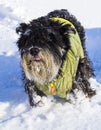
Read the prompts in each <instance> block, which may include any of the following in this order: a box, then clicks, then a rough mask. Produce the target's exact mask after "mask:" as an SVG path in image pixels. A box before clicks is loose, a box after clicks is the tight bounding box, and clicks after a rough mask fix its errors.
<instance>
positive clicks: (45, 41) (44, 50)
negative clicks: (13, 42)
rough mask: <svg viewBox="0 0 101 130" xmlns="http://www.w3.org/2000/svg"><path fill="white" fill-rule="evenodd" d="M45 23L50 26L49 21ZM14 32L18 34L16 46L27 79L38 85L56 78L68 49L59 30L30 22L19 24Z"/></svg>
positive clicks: (37, 22) (36, 22)
mask: <svg viewBox="0 0 101 130" xmlns="http://www.w3.org/2000/svg"><path fill="white" fill-rule="evenodd" d="M45 22H47V23H48V24H50V23H49V21H45ZM16 31H17V32H20V38H19V40H18V42H17V44H18V47H19V50H20V52H21V58H22V67H23V70H24V72H25V75H26V77H27V79H29V80H32V81H35V82H38V83H39V84H46V83H49V82H50V81H52V80H53V79H54V78H55V77H56V76H57V74H58V72H59V69H60V67H61V65H62V62H63V57H64V55H65V53H66V50H67V49H68V48H69V46H68V47H67V46H66V43H65V42H64V39H63V37H62V35H61V34H60V32H61V31H60V30H59V28H57V27H56V26H55V28H54V27H53V26H49V25H47V24H46V23H45V25H43V24H42V23H41V22H39V21H32V23H30V24H24V23H23V24H20V27H18V28H17V30H16ZM66 41H67V40H66Z"/></svg>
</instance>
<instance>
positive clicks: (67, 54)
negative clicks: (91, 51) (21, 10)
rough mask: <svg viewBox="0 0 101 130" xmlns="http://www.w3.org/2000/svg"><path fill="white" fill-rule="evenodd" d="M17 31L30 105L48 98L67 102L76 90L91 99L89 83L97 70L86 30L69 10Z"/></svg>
mask: <svg viewBox="0 0 101 130" xmlns="http://www.w3.org/2000/svg"><path fill="white" fill-rule="evenodd" d="M16 32H17V33H18V34H19V35H20V36H19V39H18V41H17V46H18V48H19V52H20V55H21V66H22V72H23V77H24V84H25V91H26V92H27V93H28V96H29V103H30V105H31V106H37V105H38V104H39V103H40V102H41V98H42V97H43V96H47V95H56V96H58V97H60V98H63V99H66V97H67V95H68V94H69V93H74V90H75V89H78V90H80V91H83V92H84V94H85V95H86V96H87V97H89V98H90V97H92V96H94V95H95V94H96V91H95V90H93V89H92V88H91V87H90V82H89V79H90V78H91V77H93V76H94V70H93V67H92V62H91V61H90V59H89V57H88V54H87V50H86V47H85V31H84V28H83V26H82V25H81V23H80V22H79V21H77V19H76V17H75V16H73V15H72V14H70V13H69V12H68V11H67V10H66V9H61V10H55V11H52V12H50V13H48V14H47V15H46V16H42V17H39V18H37V19H34V20H32V21H31V22H29V23H21V24H20V25H19V27H17V28H16ZM37 96H38V97H40V98H36V97H37Z"/></svg>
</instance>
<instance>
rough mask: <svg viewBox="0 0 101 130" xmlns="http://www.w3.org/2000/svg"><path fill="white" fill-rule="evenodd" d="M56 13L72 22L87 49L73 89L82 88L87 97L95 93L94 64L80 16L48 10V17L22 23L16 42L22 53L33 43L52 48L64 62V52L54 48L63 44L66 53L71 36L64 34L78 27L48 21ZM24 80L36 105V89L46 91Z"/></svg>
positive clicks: (55, 15)
mask: <svg viewBox="0 0 101 130" xmlns="http://www.w3.org/2000/svg"><path fill="white" fill-rule="evenodd" d="M57 16H58V17H61V18H65V19H67V20H69V21H71V22H72V23H73V25H74V26H75V28H76V30H77V32H78V34H79V36H80V39H81V42H82V46H83V49H84V55H85V58H84V59H82V60H80V62H79V66H78V70H77V74H76V77H75V81H74V83H73V89H72V91H71V92H73V90H74V89H75V88H78V89H81V90H83V92H84V93H85V94H86V95H87V96H88V97H92V96H93V95H95V93H96V92H95V90H92V89H91V88H90V83H89V81H88V80H89V78H90V77H92V76H94V72H93V68H92V63H91V61H90V59H89V57H88V55H87V52H86V47H85V31H84V28H83V27H82V25H81V24H80V22H78V21H77V19H76V18H75V17H74V16H73V15H71V14H70V13H69V12H68V11H67V10H64V9H62V10H55V11H53V12H51V13H49V14H48V15H47V16H44V17H40V18H38V19H35V20H33V21H31V22H30V23H29V24H26V23H21V24H20V26H19V27H18V28H17V29H16V32H17V33H20V38H19V40H18V42H17V45H18V48H19V50H20V52H21V55H23V53H24V52H25V51H26V50H27V48H28V47H30V46H31V45H32V43H33V46H36V44H37V45H38V46H39V47H41V48H47V47H48V48H49V47H50V50H51V52H52V53H54V56H55V59H57V57H59V58H60V59H62V61H63V62H64V59H65V54H64V55H63V56H62V57H61V54H60V52H59V51H58V50H57V49H55V48H57V46H60V47H61V48H63V49H65V52H67V51H68V49H69V48H70V45H69V37H65V35H64V33H65V32H67V33H68V32H69V31H72V32H73V33H75V30H74V29H73V28H72V27H71V26H70V25H65V26H61V25H60V24H59V23H58V22H53V21H51V20H49V18H51V17H57ZM26 30H27V32H26ZM33 39H34V42H33ZM40 41H41V42H40ZM46 43H47V44H46ZM53 48H54V49H53ZM25 82H26V83H25V89H26V92H27V93H28V95H29V101H30V105H31V106H33V105H34V106H35V105H36V104H37V103H35V102H34V100H33V93H35V92H36V93H37V94H38V95H40V96H45V94H44V93H43V92H41V91H40V90H38V89H37V88H36V87H34V88H33V87H32V86H33V85H34V82H32V81H29V80H28V79H26V78H25Z"/></svg>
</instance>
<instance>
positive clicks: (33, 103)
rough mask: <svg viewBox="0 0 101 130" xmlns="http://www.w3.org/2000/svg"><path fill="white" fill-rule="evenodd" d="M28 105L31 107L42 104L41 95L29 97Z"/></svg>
mask: <svg viewBox="0 0 101 130" xmlns="http://www.w3.org/2000/svg"><path fill="white" fill-rule="evenodd" d="M30 105H31V106H32V107H34V106H35V107H37V106H39V107H41V106H43V105H44V102H43V101H42V97H41V96H38V95H34V96H33V98H30Z"/></svg>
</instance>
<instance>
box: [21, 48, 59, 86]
mask: <svg viewBox="0 0 101 130" xmlns="http://www.w3.org/2000/svg"><path fill="white" fill-rule="evenodd" d="M60 66H61V61H60V59H59V58H55V56H54V55H53V54H52V53H51V52H50V51H49V50H46V49H45V50H41V51H40V52H39V54H38V57H33V56H32V55H30V53H24V54H23V56H22V67H23V70H24V72H25V75H26V77H27V78H28V79H29V80H32V81H34V82H36V83H39V84H42V85H43V84H47V83H49V82H51V81H52V80H53V79H54V78H55V77H56V76H57V74H58V71H59V69H60Z"/></svg>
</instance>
